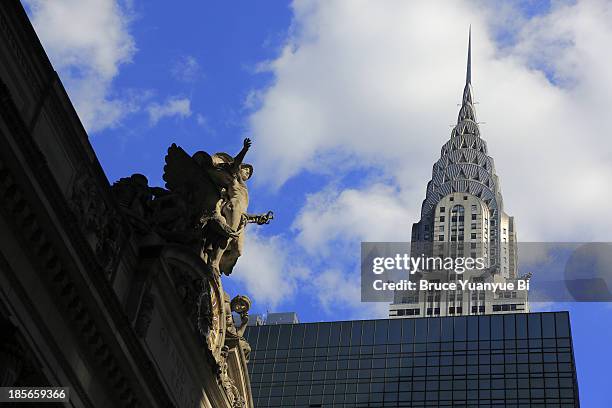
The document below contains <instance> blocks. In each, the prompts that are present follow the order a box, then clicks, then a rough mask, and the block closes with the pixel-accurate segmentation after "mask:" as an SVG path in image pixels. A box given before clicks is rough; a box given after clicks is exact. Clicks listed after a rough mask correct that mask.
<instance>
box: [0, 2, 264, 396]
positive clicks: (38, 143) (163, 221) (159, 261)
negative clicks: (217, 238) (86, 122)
mask: <svg viewBox="0 0 612 408" xmlns="http://www.w3.org/2000/svg"><path fill="white" fill-rule="evenodd" d="M245 144H246V142H245ZM173 152H174V153H173ZM181 152H182V153H181ZM184 153H185V152H183V151H182V149H180V148H178V147H177V146H172V147H171V148H170V150H169V156H168V157H170V159H172V157H173V156H172V155H173V154H175V155H176V154H182V156H181V157H182V160H183V161H184V162H185V163H190V160H192V159H193V160H195V155H194V156H193V157H190V156H189V155H185V154H184ZM199 153H201V154H199V156H197V157H203V155H205V154H204V152H199ZM168 157H167V159H166V160H170V159H168ZM193 160H192V161H193ZM168 166H172V164H168ZM162 167H163V163H160V171H161V168H162ZM179 170H181V171H182V169H179ZM172 183H174V184H172ZM169 185H170V186H171V187H168V186H169ZM174 185H176V182H175V181H172V182H168V183H167V186H166V187H167V188H157V187H149V186H148V184H147V181H146V179H145V178H144V176H140V175H133V176H131V177H127V178H125V179H122V180H120V181H118V182H116V183H114V185H111V183H109V181H108V180H107V178H106V176H105V174H104V172H103V170H102V168H101V166H100V163H99V162H98V160H97V158H96V154H95V152H94V151H93V149H92V147H91V145H90V143H89V141H88V136H87V133H86V132H85V130H84V128H83V126H82V125H81V122H80V121H79V118H78V116H77V114H76V112H75V110H74V108H73V106H72V104H71V102H70V100H69V98H68V96H67V94H66V91H65V90H64V87H63V86H62V83H61V81H60V79H59V77H58V75H57V73H56V72H55V71H54V69H53V67H52V66H51V63H50V62H49V59H48V58H47V56H46V54H45V51H44V50H43V48H42V46H41V44H40V42H39V40H38V38H37V36H36V34H35V32H34V30H33V28H32V26H31V24H30V22H29V20H28V17H27V15H26V13H25V11H24V9H23V7H22V6H21V4H20V2H19V1H18V0H5V1H2V2H1V3H0V386H58V387H59V386H61V387H69V388H70V403H69V404H68V405H69V406H71V407H113V408H116V407H143V408H144V407H146V408H150V407H189V408H195V407H209V408H222V407H228V408H229V407H232V408H238V407H241V408H248V407H252V406H253V403H252V398H251V391H250V383H249V377H248V373H247V368H246V367H247V366H246V363H247V359H248V354H249V350H250V349H249V346H248V343H246V341H245V340H244V338H243V337H242V333H243V331H244V327H236V326H235V325H234V322H233V318H232V311H233V312H238V313H241V314H242V315H243V316H245V317H246V315H247V314H246V313H247V312H248V308H249V305H250V301H249V300H248V299H247V298H246V297H243V296H237V297H235V298H234V299H233V300H231V301H230V297H229V295H228V294H227V293H226V292H225V291H224V290H223V287H222V285H221V279H220V277H219V273H218V272H219V269H223V268H224V266H223V262H221V266H220V267H211V263H210V262H206V256H205V252H206V250H205V248H201V244H200V243H199V242H200V241H199V240H201V237H198V238H197V239H195V240H194V239H192V237H189V236H187V235H185V234H184V231H183V230H185V231H186V230H187V229H186V228H187V227H184V228H183V230H181V229H180V227H178V225H180V221H184V222H189V220H186V221H185V219H184V218H180V217H175V218H171V217H170V218H169V214H172V213H177V208H178V207H177V206H178V205H179V204H181V203H182V204H185V203H184V202H181V201H180V198H181V196H180V193H179V192H178V190H176V191H175V190H174V189H173V187H172V186H174ZM161 197H163V199H162V198H161ZM156 200H157V201H156ZM162 204H163V205H162ZM162 207H163V208H162ZM168 209H169V212H164V211H167V210H168ZM181 214H182V213H181ZM162 216H163V217H165V218H163V217H162ZM217 218H218V217H217ZM217 218H215V214H212V215H211V216H210V217H209V218H205V217H202V218H201V219H198V220H197V222H199V223H201V224H198V225H197V226H199V227H202V230H203V231H208V230H205V228H204V227H205V226H206V222H208V225H209V226H210V225H213V224H215V222H217V224H215V225H220V224H218V219H217ZM203 220H205V221H203ZM190 226H192V225H190ZM209 232H210V231H208V232H207V233H209ZM206 238H210V236H207V237H205V239H206ZM209 244H210V242H209ZM211 245H213V247H214V243H213V244H211ZM238 255H239V254H238ZM209 259H210V258H209ZM234 262H235V259H234ZM232 266H233V264H232ZM215 268H216V270H215ZM226 270H229V271H231V268H230V269H226ZM244 320H245V322H244V324H245V325H246V320H247V319H244ZM16 406H27V405H23V404H21V405H16ZM48 406H53V405H52V404H50V405H48ZM62 406H63V405H62Z"/></svg>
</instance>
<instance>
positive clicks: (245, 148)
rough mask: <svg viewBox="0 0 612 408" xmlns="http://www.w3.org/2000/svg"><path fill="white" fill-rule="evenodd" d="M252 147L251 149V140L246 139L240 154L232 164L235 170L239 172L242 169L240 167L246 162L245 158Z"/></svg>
mask: <svg viewBox="0 0 612 408" xmlns="http://www.w3.org/2000/svg"><path fill="white" fill-rule="evenodd" d="M250 147H251V139H249V138H248V137H247V138H246V139H244V143H243V146H242V150H240V153H238V154H237V155H236V157H234V163H233V164H232V167H233V169H234V170H236V171H238V170H239V169H240V165H241V164H242V161H243V160H244V156H246V154H247V152H248V151H249V148H250Z"/></svg>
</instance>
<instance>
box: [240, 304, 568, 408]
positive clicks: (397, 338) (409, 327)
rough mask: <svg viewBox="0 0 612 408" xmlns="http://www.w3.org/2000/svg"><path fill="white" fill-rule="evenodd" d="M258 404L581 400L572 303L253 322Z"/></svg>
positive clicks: (563, 406)
mask: <svg viewBox="0 0 612 408" xmlns="http://www.w3.org/2000/svg"><path fill="white" fill-rule="evenodd" d="M246 337H247V339H248V341H249V343H250V344H251V347H252V353H251V357H250V359H251V361H250V363H249V367H250V368H249V370H250V375H251V385H252V391H253V398H254V402H255V407H256V408H266V407H351V408H353V407H543V408H544V407H546V408H549V407H560V408H569V407H572V408H573V407H578V406H579V402H578V387H577V381H576V369H575V364H574V356H573V349H572V338H571V331H570V324H569V315H568V313H567V312H555V313H531V314H523V313H521V314H507V315H484V316H460V317H438V318H431V317H430V318H420V319H393V320H387V319H385V320H363V321H345V322H325V323H305V324H281V325H273V326H268V325H264V326H254V327H249V328H248V329H247V332H246Z"/></svg>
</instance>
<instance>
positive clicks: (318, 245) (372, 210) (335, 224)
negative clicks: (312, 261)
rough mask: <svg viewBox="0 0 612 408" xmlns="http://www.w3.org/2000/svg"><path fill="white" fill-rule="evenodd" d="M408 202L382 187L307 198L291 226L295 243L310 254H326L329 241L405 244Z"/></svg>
mask: <svg viewBox="0 0 612 408" xmlns="http://www.w3.org/2000/svg"><path fill="white" fill-rule="evenodd" d="M407 207H409V205H408V203H407V202H405V201H404V200H403V198H402V197H401V196H400V194H399V192H398V191H397V190H396V189H393V188H391V187H389V186H386V185H383V184H373V185H371V186H368V187H367V188H365V189H362V190H358V189H345V190H342V191H338V190H336V189H334V188H331V187H330V188H327V189H326V190H324V191H321V192H319V193H316V194H313V195H310V196H309V197H308V198H307V201H306V205H305V206H304V207H303V208H302V210H301V211H300V213H299V214H298V216H297V217H296V220H295V222H294V225H293V227H294V228H295V229H296V230H297V241H298V242H299V244H300V245H302V246H303V248H305V249H306V251H307V252H309V253H310V254H315V253H316V254H318V255H329V253H328V249H329V244H330V242H333V241H338V240H341V241H342V240H347V238H348V241H351V242H353V244H354V243H355V242H357V243H359V242H360V241H409V240H410V231H411V226H412V221H411V220H410V218H409V213H408V211H407V210H406V208H407Z"/></svg>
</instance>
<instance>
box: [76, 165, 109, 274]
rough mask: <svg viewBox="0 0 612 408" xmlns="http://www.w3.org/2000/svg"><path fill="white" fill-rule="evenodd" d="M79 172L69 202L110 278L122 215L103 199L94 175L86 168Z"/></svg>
mask: <svg viewBox="0 0 612 408" xmlns="http://www.w3.org/2000/svg"><path fill="white" fill-rule="evenodd" d="M78 174H79V175H78V177H77V179H76V180H75V182H74V185H73V188H72V196H71V199H70V206H71V208H72V210H73V212H74V214H75V216H76V217H77V219H78V221H79V224H80V225H81V228H82V230H83V233H85V235H86V236H87V238H88V241H89V243H90V245H92V247H93V249H94V251H95V253H96V256H97V259H98V262H99V263H100V266H101V267H102V268H103V269H104V272H105V275H106V277H107V279H110V278H111V276H112V273H113V271H114V269H115V267H116V265H117V261H118V256H119V250H120V246H119V242H118V241H119V239H120V236H121V218H120V217H119V215H118V214H117V213H116V212H115V211H114V210H113V209H112V208H111V207H110V206H109V205H108V204H107V203H106V202H105V201H104V199H103V197H102V194H101V193H100V191H99V186H98V184H97V183H96V181H95V180H94V178H93V177H91V176H90V175H89V174H88V173H87V171H86V170H85V169H82V170H81V171H79V172H78Z"/></svg>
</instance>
